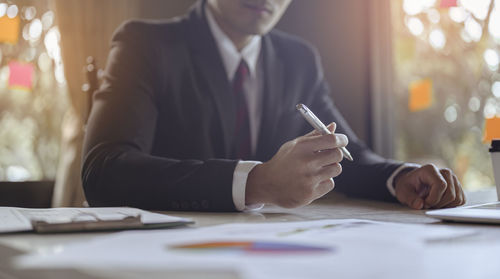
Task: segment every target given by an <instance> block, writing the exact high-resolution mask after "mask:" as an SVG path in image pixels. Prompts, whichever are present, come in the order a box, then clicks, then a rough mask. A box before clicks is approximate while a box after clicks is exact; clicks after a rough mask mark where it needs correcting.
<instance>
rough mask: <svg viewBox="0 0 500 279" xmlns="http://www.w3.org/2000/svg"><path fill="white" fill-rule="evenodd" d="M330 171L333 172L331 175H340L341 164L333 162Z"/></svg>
mask: <svg viewBox="0 0 500 279" xmlns="http://www.w3.org/2000/svg"><path fill="white" fill-rule="evenodd" d="M332 172H333V176H332V177H336V176H338V175H340V174H341V173H342V165H341V164H339V163H335V164H334V165H333V166H332Z"/></svg>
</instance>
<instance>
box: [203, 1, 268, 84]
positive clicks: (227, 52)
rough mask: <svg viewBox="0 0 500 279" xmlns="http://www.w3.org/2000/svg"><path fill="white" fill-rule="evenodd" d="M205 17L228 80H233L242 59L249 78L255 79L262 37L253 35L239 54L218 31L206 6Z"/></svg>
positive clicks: (226, 37) (224, 35)
mask: <svg viewBox="0 0 500 279" xmlns="http://www.w3.org/2000/svg"><path fill="white" fill-rule="evenodd" d="M205 15H206V17H207V21H208V25H209V27H210V31H212V35H213V36H214V38H215V42H216V44H217V47H218V49H219V52H220V54H221V56H222V62H223V63H224V68H225V69H226V74H227V78H228V80H233V77H234V75H235V73H236V70H237V69H238V66H239V64H240V61H241V59H244V60H245V62H246V63H247V65H248V68H249V70H250V76H251V77H253V78H254V77H256V71H257V61H258V59H259V54H260V49H261V41H262V36H260V35H255V36H254V37H253V38H252V39H251V40H250V42H249V43H248V44H247V45H246V46H245V47H244V48H243V49H242V50H241V52H239V51H238V49H237V48H236V46H235V45H234V44H233V42H232V41H231V39H229V37H228V36H227V35H226V34H225V33H224V31H222V29H220V27H219V25H218V24H217V22H216V21H215V18H214V16H213V14H212V12H211V11H210V9H209V8H208V5H205Z"/></svg>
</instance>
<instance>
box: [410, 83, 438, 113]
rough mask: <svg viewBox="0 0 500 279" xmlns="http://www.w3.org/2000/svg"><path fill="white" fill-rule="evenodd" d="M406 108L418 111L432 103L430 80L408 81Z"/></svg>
mask: <svg viewBox="0 0 500 279" xmlns="http://www.w3.org/2000/svg"><path fill="white" fill-rule="evenodd" d="M408 91H409V94H410V96H409V98H408V108H409V109H410V111H413V112H414V111H419V110H424V109H427V108H429V107H430V106H431V105H432V100H433V96H432V94H433V92H432V80H430V79H422V80H417V81H414V82H412V83H410V86H409V88H408Z"/></svg>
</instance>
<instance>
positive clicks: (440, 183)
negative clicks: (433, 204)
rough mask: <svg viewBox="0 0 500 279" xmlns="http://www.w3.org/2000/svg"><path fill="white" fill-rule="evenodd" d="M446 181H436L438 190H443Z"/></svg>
mask: <svg viewBox="0 0 500 279" xmlns="http://www.w3.org/2000/svg"><path fill="white" fill-rule="evenodd" d="M447 185H448V184H447V183H446V182H445V181H442V180H439V181H438V182H437V183H436V187H437V189H438V190H440V191H444V190H445V189H446V187H447Z"/></svg>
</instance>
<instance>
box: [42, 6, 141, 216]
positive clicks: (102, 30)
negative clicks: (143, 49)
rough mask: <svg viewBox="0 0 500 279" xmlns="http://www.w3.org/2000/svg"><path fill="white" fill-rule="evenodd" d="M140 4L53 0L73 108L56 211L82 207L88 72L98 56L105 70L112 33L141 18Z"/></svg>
mask: <svg viewBox="0 0 500 279" xmlns="http://www.w3.org/2000/svg"><path fill="white" fill-rule="evenodd" d="M140 2H141V1H138V0H104V1H103V0H85V1H81V0H52V3H51V4H52V5H53V8H54V10H55V13H56V18H57V20H58V26H59V30H60V33H61V48H62V57H63V62H64V72H65V76H66V81H67V85H68V90H69V95H70V99H71V107H70V108H69V109H68V111H67V113H66V114H65V116H64V120H63V124H62V140H61V142H62V143H61V152H60V154H61V155H60V158H59V165H58V171H57V175H56V183H55V188H54V195H53V200H52V206H54V207H60V206H83V204H84V201H85V197H84V195H83V189H82V184H81V176H80V169H81V156H82V155H81V154H82V143H83V137H84V129H83V124H84V119H86V117H87V111H88V104H87V96H86V95H85V94H84V93H83V92H82V90H81V88H82V85H83V84H84V83H86V82H87V81H86V76H85V73H84V71H83V68H84V66H85V64H86V58H87V57H88V56H93V57H94V58H95V60H96V62H97V65H98V67H100V68H103V67H104V65H105V62H106V57H107V55H108V51H109V40H110V38H111V36H112V34H113V31H114V30H115V29H116V28H117V26H119V25H120V24H121V23H122V22H123V21H124V20H126V19H128V18H132V17H139V16H140V13H141V9H140Z"/></svg>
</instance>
